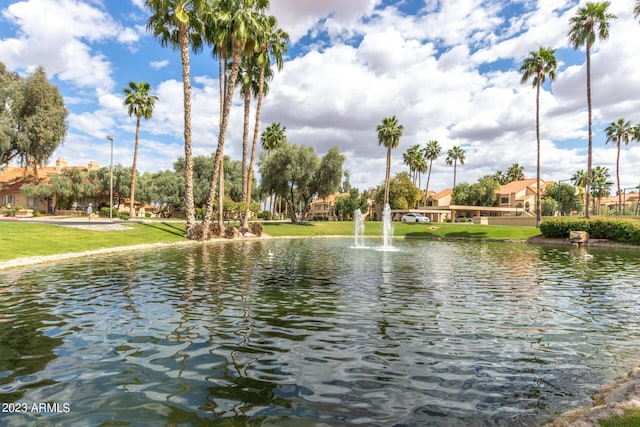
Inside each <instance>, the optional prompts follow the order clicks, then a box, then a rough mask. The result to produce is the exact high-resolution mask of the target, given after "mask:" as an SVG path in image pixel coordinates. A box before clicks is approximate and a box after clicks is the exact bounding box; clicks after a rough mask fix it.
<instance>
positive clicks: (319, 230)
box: [264, 221, 540, 240]
mask: <svg viewBox="0 0 640 427" xmlns="http://www.w3.org/2000/svg"><path fill="white" fill-rule="evenodd" d="M393 229H394V230H393V234H394V236H396V237H427V238H443V239H446V238H470V239H516V240H522V239H528V238H529V237H533V236H536V235H538V234H540V231H539V230H538V229H537V228H536V227H510V226H501V225H477V224H471V223H430V224H405V223H401V222H394V223H393ZM264 232H265V233H267V234H269V235H271V236H309V237H312V236H352V235H353V222H352V221H344V222H334V221H326V222H323V221H320V222H308V223H306V224H304V225H294V224H291V223H289V222H278V223H266V224H264ZM381 234H382V223H380V222H365V235H366V236H370V237H374V236H380V235H381Z"/></svg>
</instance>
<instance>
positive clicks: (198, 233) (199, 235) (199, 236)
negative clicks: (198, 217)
mask: <svg viewBox="0 0 640 427" xmlns="http://www.w3.org/2000/svg"><path fill="white" fill-rule="evenodd" d="M189 238H191V239H192V240H199V241H202V240H204V238H205V235H204V226H203V225H202V223H201V222H197V223H195V224H193V226H192V227H191V229H190V230H189Z"/></svg>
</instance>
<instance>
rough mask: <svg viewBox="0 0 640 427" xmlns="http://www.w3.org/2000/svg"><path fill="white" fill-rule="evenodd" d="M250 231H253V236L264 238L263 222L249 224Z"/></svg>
mask: <svg viewBox="0 0 640 427" xmlns="http://www.w3.org/2000/svg"><path fill="white" fill-rule="evenodd" d="M249 229H250V230H251V234H253V235H255V236H258V237H260V236H262V232H263V230H264V228H263V227H262V223H261V222H252V223H251V224H249Z"/></svg>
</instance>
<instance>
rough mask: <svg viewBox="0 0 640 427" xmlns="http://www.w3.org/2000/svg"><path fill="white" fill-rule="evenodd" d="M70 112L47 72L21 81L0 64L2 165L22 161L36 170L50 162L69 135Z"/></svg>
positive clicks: (0, 153) (0, 158) (35, 73)
mask: <svg viewBox="0 0 640 427" xmlns="http://www.w3.org/2000/svg"><path fill="white" fill-rule="evenodd" d="M68 114H69V112H68V111H67V109H66V107H65V106H64V100H63V98H62V95H60V91H59V90H58V87H57V86H55V85H52V84H51V83H49V81H48V80H47V75H46V73H45V71H44V68H43V67H41V66H39V67H38V68H36V70H35V72H34V73H33V74H32V75H30V76H28V77H26V78H24V79H22V78H20V77H19V76H18V75H17V74H16V73H11V72H8V71H7V70H6V67H5V66H4V64H2V63H0V163H1V164H5V163H8V162H9V161H11V160H14V159H19V161H20V163H21V164H22V165H26V166H29V167H33V168H34V169H36V168H37V167H38V166H42V165H43V164H45V163H46V162H47V160H49V158H50V157H51V155H52V154H53V152H54V151H55V150H56V148H58V146H59V145H60V144H61V143H62V141H63V140H64V138H65V135H66V134H67V125H66V118H67V115H68Z"/></svg>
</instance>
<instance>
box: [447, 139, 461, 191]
mask: <svg viewBox="0 0 640 427" xmlns="http://www.w3.org/2000/svg"><path fill="white" fill-rule="evenodd" d="M464 155H465V151H464V150H463V149H462V147H460V146H459V145H456V146H455V147H453V148H451V149H450V150H449V151H447V158H446V160H445V161H446V163H447V165H449V166H451V165H453V187H455V186H456V169H457V166H458V162H460V164H461V165H464V161H465V156H464Z"/></svg>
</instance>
